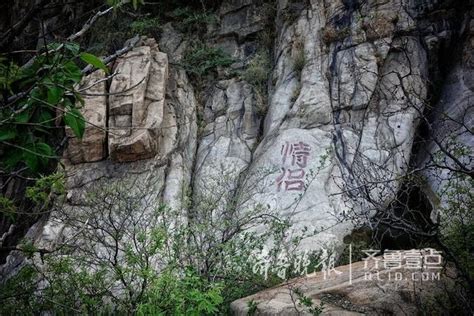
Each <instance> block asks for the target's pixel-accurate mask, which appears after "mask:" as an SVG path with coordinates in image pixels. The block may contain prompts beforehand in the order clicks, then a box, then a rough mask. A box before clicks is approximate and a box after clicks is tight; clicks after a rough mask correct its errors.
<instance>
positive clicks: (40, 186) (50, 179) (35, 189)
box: [26, 172, 66, 205]
mask: <svg viewBox="0 0 474 316" xmlns="http://www.w3.org/2000/svg"><path fill="white" fill-rule="evenodd" d="M65 192H66V189H65V185H64V174H63V173H59V172H56V173H53V174H50V175H48V176H43V177H41V178H39V179H38V180H37V181H36V182H35V184H34V185H33V186H31V187H28V188H26V197H27V198H29V199H30V200H32V201H33V202H35V203H36V204H37V205H42V204H45V203H47V202H48V201H49V196H50V195H56V196H57V195H63V194H64V193H65Z"/></svg>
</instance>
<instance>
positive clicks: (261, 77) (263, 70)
mask: <svg viewBox="0 0 474 316" xmlns="http://www.w3.org/2000/svg"><path fill="white" fill-rule="evenodd" d="M270 71H271V64H270V56H269V54H268V53H267V52H260V53H257V54H256V55H255V56H254V57H253V58H252V59H251V60H250V62H249V63H248V65H247V68H246V69H245V71H244V73H243V75H242V78H243V79H244V80H245V81H247V82H248V83H250V84H251V85H253V86H254V87H256V88H258V89H259V90H261V91H262V92H263V91H265V87H266V85H267V80H268V75H269V73H270Z"/></svg>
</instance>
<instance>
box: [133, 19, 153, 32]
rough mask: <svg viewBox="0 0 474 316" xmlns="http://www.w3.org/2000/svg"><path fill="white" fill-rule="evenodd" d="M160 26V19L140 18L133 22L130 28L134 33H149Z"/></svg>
mask: <svg viewBox="0 0 474 316" xmlns="http://www.w3.org/2000/svg"><path fill="white" fill-rule="evenodd" d="M159 26H160V19H159V18H157V17H155V18H140V19H137V20H135V21H133V22H132V24H131V25H130V28H131V30H132V32H133V33H138V34H148V33H150V32H152V31H153V30H154V29H157V28H158V27H159Z"/></svg>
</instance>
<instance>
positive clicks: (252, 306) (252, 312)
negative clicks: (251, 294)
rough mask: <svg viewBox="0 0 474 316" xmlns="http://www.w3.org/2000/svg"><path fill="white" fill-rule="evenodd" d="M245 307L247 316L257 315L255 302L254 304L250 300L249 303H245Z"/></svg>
mask: <svg viewBox="0 0 474 316" xmlns="http://www.w3.org/2000/svg"><path fill="white" fill-rule="evenodd" d="M247 307H248V308H249V309H248V312H247V315H249V316H254V315H257V309H258V303H257V302H255V301H254V300H250V301H248V302H247Z"/></svg>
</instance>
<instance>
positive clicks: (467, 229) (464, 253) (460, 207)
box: [440, 175, 474, 278]
mask: <svg viewBox="0 0 474 316" xmlns="http://www.w3.org/2000/svg"><path fill="white" fill-rule="evenodd" d="M473 187H474V180H473V178H472V177H470V176H468V175H458V176H456V177H453V178H451V179H450V180H449V183H448V184H447V186H446V189H445V196H446V198H447V204H446V205H444V207H443V208H442V209H441V212H440V217H441V218H440V222H441V240H442V242H444V243H445V245H446V246H447V247H448V248H449V249H450V251H451V252H452V253H453V254H454V255H455V256H456V259H457V260H458V262H459V263H460V264H461V265H462V268H464V269H465V271H466V272H467V273H468V274H469V277H470V278H473V277H474V253H473V252H472V249H474V214H473V212H472V210H473V209H474V196H473V194H472V188H473Z"/></svg>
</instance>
